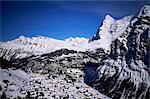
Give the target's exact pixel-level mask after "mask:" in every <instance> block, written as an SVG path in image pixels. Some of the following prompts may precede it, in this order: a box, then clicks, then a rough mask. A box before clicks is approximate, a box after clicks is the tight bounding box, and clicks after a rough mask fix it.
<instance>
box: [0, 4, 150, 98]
mask: <svg viewBox="0 0 150 99" xmlns="http://www.w3.org/2000/svg"><path fill="white" fill-rule="evenodd" d="M149 63H150V5H144V6H143V8H142V9H141V10H140V11H139V13H138V14H136V15H131V16H127V17H124V18H122V19H118V20H115V19H114V18H112V17H111V16H110V15H106V17H105V18H104V20H103V22H102V24H101V26H100V27H99V29H98V30H97V33H96V34H95V35H94V36H93V37H91V38H89V39H87V38H79V37H76V38H68V39H65V40H56V39H53V38H48V37H43V36H37V37H32V38H29V37H24V36H20V37H19V38H17V39H14V40H11V41H6V42H0V97H1V98H3V99H5V98H25V99H26V98H27V99H30V98H33V99H34V98H35V99H39V98H42V99H43V98H44V99H45V98H48V99H53V98H54V99H59V98H60V99H74V98H75V99H100V98H102V99H109V98H112V99H149V98H150V94H149V93H150V64H149Z"/></svg>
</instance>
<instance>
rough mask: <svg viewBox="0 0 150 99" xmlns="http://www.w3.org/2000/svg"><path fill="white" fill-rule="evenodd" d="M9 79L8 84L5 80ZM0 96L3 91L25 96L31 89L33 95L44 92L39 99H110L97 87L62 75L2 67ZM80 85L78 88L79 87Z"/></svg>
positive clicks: (8, 93) (15, 95) (9, 95)
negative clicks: (52, 76) (69, 79)
mask: <svg viewBox="0 0 150 99" xmlns="http://www.w3.org/2000/svg"><path fill="white" fill-rule="evenodd" d="M71 71H73V72H80V71H78V70H75V69H73V70H71ZM3 80H8V81H9V82H8V85H7V84H6V83H4V82H3ZM0 86H1V88H2V90H1V91H0V96H1V95H2V93H3V92H5V94H6V95H7V97H9V98H15V97H17V96H19V97H25V96H26V95H27V92H28V91H29V92H30V93H31V95H32V96H33V97H35V96H36V95H37V92H38V94H39V93H40V92H43V93H44V97H41V98H40V97H39V98H38V99H45V98H47V99H56V97H58V98H60V97H61V98H63V97H66V96H67V97H68V98H67V99H74V98H76V99H85V98H92V99H93V98H96V99H99V98H102V99H110V98H109V97H107V96H105V95H103V94H101V93H99V92H98V91H96V90H95V89H93V88H91V87H89V86H88V85H86V84H85V83H83V81H82V82H75V83H68V82H67V81H66V80H64V79H62V77H61V76H58V77H57V78H54V79H52V78H48V75H41V74H36V73H28V74H27V73H25V72H24V71H22V70H12V69H9V70H6V69H1V68H0ZM77 87H78V88H77ZM37 90H38V91H37Z"/></svg>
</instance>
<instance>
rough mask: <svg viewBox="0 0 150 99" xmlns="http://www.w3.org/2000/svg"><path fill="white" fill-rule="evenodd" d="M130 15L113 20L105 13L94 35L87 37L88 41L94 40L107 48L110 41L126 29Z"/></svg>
mask: <svg viewBox="0 0 150 99" xmlns="http://www.w3.org/2000/svg"><path fill="white" fill-rule="evenodd" d="M132 17H133V16H127V17H124V18H122V19H118V20H115V19H114V18H112V17H111V16H110V15H106V17H105V19H104V21H103V23H102V25H101V26H100V28H99V29H98V30H97V33H96V35H94V36H93V37H92V38H91V39H89V42H93V41H96V43H97V42H98V43H99V47H101V48H104V49H106V50H109V47H110V45H111V43H112V42H113V41H114V40H115V39H117V37H119V36H121V35H122V33H123V32H124V31H125V30H126V28H127V26H128V25H129V23H130V20H131V18H132ZM104 43H105V44H104Z"/></svg>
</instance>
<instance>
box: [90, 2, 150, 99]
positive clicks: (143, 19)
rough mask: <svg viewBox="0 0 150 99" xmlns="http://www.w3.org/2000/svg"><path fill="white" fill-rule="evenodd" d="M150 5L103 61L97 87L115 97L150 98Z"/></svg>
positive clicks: (99, 70) (117, 40)
mask: <svg viewBox="0 0 150 99" xmlns="http://www.w3.org/2000/svg"><path fill="white" fill-rule="evenodd" d="M149 13H150V5H149V6H148V5H145V6H144V7H143V8H142V9H141V11H140V13H139V14H138V15H137V16H135V17H133V19H132V20H131V23H130V24H129V26H128V27H127V28H126V30H125V32H124V33H123V35H122V36H120V37H118V39H116V40H115V41H114V42H113V43H112V44H111V51H110V54H109V55H108V57H107V58H106V59H104V60H103V61H101V64H100V65H99V67H98V69H97V72H98V75H99V77H98V79H97V80H96V81H95V82H94V83H93V85H92V86H93V87H94V88H96V89H97V90H99V91H100V92H101V93H103V94H105V95H107V96H110V97H111V98H113V99H149V97H150V94H149V93H150V69H149V68H150V61H149V60H150V57H149V55H150V54H149V53H150V50H149V44H150V42H149V41H150V35H149V34H150V20H149V19H150V14H149Z"/></svg>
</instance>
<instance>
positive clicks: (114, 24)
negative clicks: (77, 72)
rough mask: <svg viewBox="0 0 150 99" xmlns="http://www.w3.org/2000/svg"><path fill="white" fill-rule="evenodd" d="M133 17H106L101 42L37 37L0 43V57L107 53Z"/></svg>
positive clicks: (84, 39)
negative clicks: (88, 51) (100, 49)
mask: <svg viewBox="0 0 150 99" xmlns="http://www.w3.org/2000/svg"><path fill="white" fill-rule="evenodd" d="M131 17H132V16H128V17H124V18H122V19H119V20H115V19H114V18H112V17H111V16H110V15H106V17H105V20H104V21H103V25H102V26H101V27H100V28H99V29H100V31H99V36H100V39H99V40H95V41H92V42H88V41H89V39H87V38H83V37H81V38H79V37H76V38H72V37H70V38H68V39H65V40H57V39H53V38H48V37H43V36H37V37H32V38H29V37H24V36H20V37H19V38H17V39H15V40H11V41H7V42H2V43H0V48H1V49H0V52H1V53H0V57H2V56H3V55H4V56H3V58H5V59H7V60H10V59H11V58H12V57H13V58H24V57H27V56H31V55H41V54H46V53H50V52H53V51H56V50H60V49H63V48H66V49H69V50H76V51H87V50H90V51H94V50H95V49H97V48H103V49H104V51H105V52H107V51H108V50H110V49H109V48H110V44H111V43H112V41H114V40H115V39H117V38H118V37H119V36H120V35H122V33H123V32H124V31H125V30H126V28H127V26H128V24H129V22H130V20H131Z"/></svg>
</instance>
